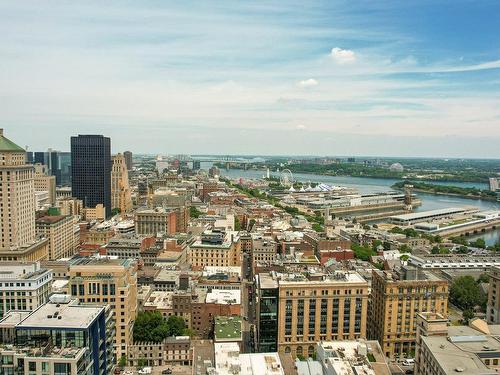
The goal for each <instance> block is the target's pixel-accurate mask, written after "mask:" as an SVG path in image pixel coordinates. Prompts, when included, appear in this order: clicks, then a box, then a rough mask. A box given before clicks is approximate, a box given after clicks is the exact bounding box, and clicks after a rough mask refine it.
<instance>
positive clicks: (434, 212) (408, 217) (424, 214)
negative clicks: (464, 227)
mask: <svg viewBox="0 0 500 375" xmlns="http://www.w3.org/2000/svg"><path fill="white" fill-rule="evenodd" d="M465 211H467V208H464V207H462V208H458V207H452V208H440V209H438V210H430V211H422V212H414V213H411V214H403V215H394V216H391V217H390V219H391V220H392V219H395V220H398V221H408V220H418V219H425V218H428V217H429V216H440V215H452V214H458V213H462V212H465Z"/></svg>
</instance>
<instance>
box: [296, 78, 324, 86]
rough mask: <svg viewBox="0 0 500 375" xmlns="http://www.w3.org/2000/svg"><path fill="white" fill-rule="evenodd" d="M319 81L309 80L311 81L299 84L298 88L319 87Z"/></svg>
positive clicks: (305, 80)
mask: <svg viewBox="0 0 500 375" xmlns="http://www.w3.org/2000/svg"><path fill="white" fill-rule="evenodd" d="M318 83H319V82H318V81H317V80H315V79H314V78H309V79H304V80H302V81H300V82H299V83H298V86H300V87H311V86H317V85H318Z"/></svg>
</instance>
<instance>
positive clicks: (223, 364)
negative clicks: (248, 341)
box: [214, 342, 285, 375]
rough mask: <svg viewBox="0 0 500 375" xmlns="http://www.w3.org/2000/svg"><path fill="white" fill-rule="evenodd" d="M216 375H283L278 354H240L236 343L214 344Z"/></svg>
mask: <svg viewBox="0 0 500 375" xmlns="http://www.w3.org/2000/svg"><path fill="white" fill-rule="evenodd" d="M214 349H215V363H216V370H217V375H232V374H240V375H254V374H259V375H285V372H284V370H283V366H282V365H281V360H280V357H279V355H278V353H252V354H240V348H239V346H238V344H237V343H234V342H224V343H215V344H214Z"/></svg>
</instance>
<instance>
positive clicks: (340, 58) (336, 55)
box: [331, 47, 356, 64]
mask: <svg viewBox="0 0 500 375" xmlns="http://www.w3.org/2000/svg"><path fill="white" fill-rule="evenodd" d="M331 55H332V57H333V59H334V60H335V61H336V62H337V63H339V64H347V63H351V62H354V61H356V55H355V53H354V51H352V50H350V49H342V48H339V47H335V48H332V52H331Z"/></svg>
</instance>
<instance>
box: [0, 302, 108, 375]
mask: <svg viewBox="0 0 500 375" xmlns="http://www.w3.org/2000/svg"><path fill="white" fill-rule="evenodd" d="M0 329H1V331H2V332H3V333H4V337H3V338H2V341H3V343H5V344H7V343H8V344H9V345H2V346H1V347H0V373H1V374H40V375H62V374H67V375H83V374H85V375H108V374H111V373H113V368H114V364H115V362H116V361H115V357H114V354H113V350H112V349H113V343H112V337H113V336H114V332H113V329H114V327H113V317H112V315H111V311H110V309H109V307H107V306H105V307H103V306H81V305H79V304H78V300H76V299H71V298H70V297H69V296H67V295H53V296H51V297H50V302H48V303H46V304H44V305H42V306H40V307H38V308H37V309H35V310H34V311H31V312H19V311H13V312H11V313H10V314H9V316H8V317H6V318H5V319H3V320H2V321H1V322H0ZM6 337H7V338H8V341H9V342H5V341H6V340H5V338H6Z"/></svg>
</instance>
